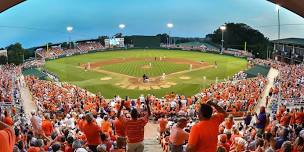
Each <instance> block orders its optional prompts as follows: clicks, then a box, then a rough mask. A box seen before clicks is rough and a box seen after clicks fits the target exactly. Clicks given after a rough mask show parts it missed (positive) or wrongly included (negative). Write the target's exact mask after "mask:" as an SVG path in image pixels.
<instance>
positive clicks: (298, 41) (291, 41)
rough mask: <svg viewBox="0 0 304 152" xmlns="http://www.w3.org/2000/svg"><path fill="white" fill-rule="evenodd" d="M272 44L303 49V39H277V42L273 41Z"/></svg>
mask: <svg viewBox="0 0 304 152" xmlns="http://www.w3.org/2000/svg"><path fill="white" fill-rule="evenodd" d="M272 43H280V44H286V45H297V46H303V47H304V39H302V38H286V39H279V40H273V41H272Z"/></svg>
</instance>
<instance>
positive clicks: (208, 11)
mask: <svg viewBox="0 0 304 152" xmlns="http://www.w3.org/2000/svg"><path fill="white" fill-rule="evenodd" d="M280 11H281V24H302V25H290V26H282V28H281V38H287V37H299V38H303V37H304V18H302V17H300V16H298V15H296V14H294V13H292V12H290V11H288V10H286V9H284V8H281V10H280ZM168 22H171V23H173V24H174V28H173V29H172V30H171V35H173V36H181V37H205V35H206V34H208V33H212V32H213V31H214V30H215V29H216V28H218V27H219V26H220V25H222V24H224V23H225V22H242V23H246V24H248V25H249V26H251V27H253V28H256V29H258V30H260V31H261V32H262V33H263V34H265V36H266V37H268V38H270V39H276V38H277V27H276V26H270V25H276V24H277V14H276V10H275V5H274V4H272V3H270V2H267V1H266V0H28V1H26V2H23V3H21V4H19V5H17V6H15V7H13V8H11V9H9V10H7V11H5V12H3V13H0V48H1V47H6V46H8V45H9V44H12V43H15V42H20V43H22V44H23V46H24V47H25V48H28V47H32V46H38V45H44V44H46V43H47V42H52V43H56V42H62V41H67V40H68V34H67V32H66V27H67V26H73V28H74V30H73V32H72V33H71V38H72V39H73V40H81V39H90V38H96V37H97V36H98V35H108V36H112V35H114V34H115V33H118V32H121V31H120V29H119V28H118V25H119V24H120V23H124V24H126V28H125V29H124V30H123V31H122V32H123V33H124V34H125V35H156V34H158V33H165V32H168V31H169V30H168V29H167V27H166V24H167V23H168Z"/></svg>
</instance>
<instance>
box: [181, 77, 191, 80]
mask: <svg viewBox="0 0 304 152" xmlns="http://www.w3.org/2000/svg"><path fill="white" fill-rule="evenodd" d="M179 78H180V79H182V80H189V79H190V77H186V76H181V77H179Z"/></svg>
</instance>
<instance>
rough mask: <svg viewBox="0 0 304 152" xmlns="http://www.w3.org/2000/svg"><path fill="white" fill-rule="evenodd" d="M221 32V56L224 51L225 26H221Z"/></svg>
mask: <svg viewBox="0 0 304 152" xmlns="http://www.w3.org/2000/svg"><path fill="white" fill-rule="evenodd" d="M220 29H221V31H222V47H221V54H223V51H224V31H225V30H226V26H225V25H222V26H221V27H220Z"/></svg>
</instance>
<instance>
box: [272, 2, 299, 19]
mask: <svg viewBox="0 0 304 152" xmlns="http://www.w3.org/2000/svg"><path fill="white" fill-rule="evenodd" d="M268 1H270V2H272V3H275V4H278V5H280V6H282V7H284V8H286V9H288V10H290V11H292V12H294V13H296V14H298V15H300V16H302V17H304V5H303V4H304V0H268Z"/></svg>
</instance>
